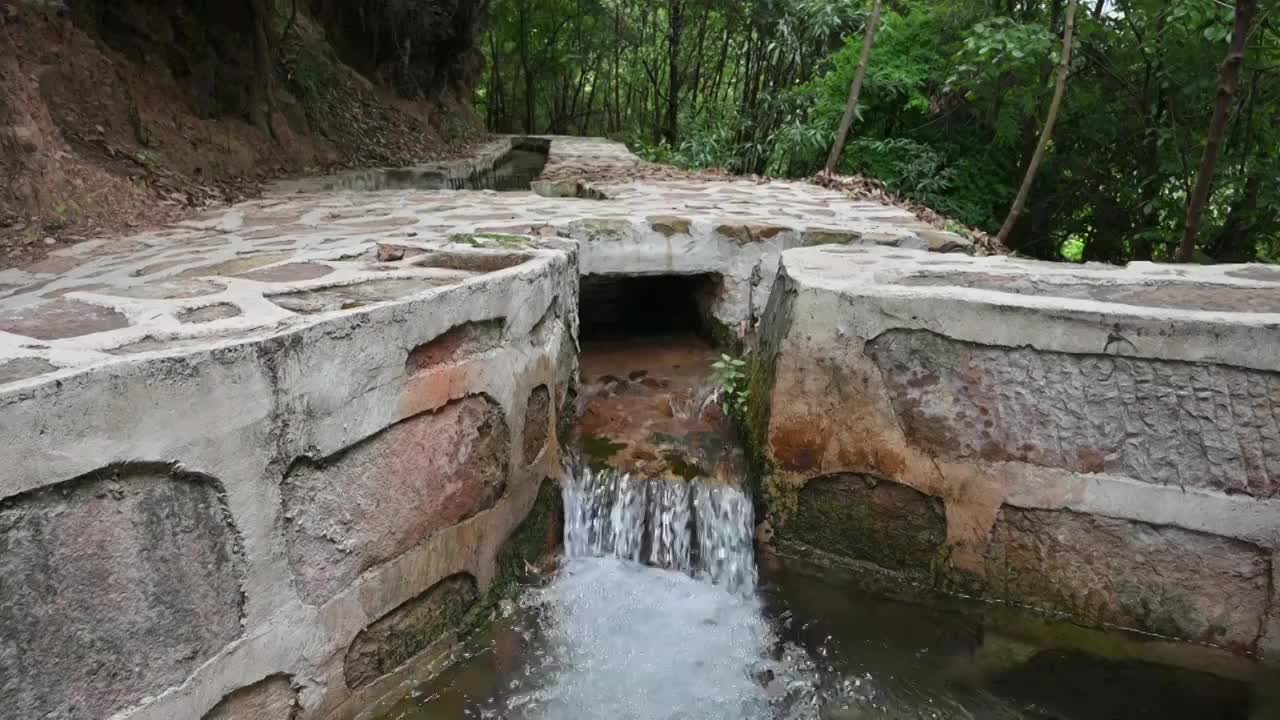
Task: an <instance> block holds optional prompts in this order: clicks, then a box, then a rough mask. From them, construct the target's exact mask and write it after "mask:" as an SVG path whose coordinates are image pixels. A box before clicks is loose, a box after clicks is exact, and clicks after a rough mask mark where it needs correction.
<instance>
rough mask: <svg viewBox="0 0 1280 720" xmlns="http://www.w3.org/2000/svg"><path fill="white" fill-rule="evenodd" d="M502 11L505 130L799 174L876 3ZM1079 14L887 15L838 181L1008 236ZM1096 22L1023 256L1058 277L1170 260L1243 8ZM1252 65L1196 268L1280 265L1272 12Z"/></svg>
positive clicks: (841, 92) (902, 1) (938, 8)
mask: <svg viewBox="0 0 1280 720" xmlns="http://www.w3.org/2000/svg"><path fill="white" fill-rule="evenodd" d="M495 2H496V5H495V8H494V12H493V17H494V18H495V21H496V22H495V27H494V29H493V31H492V33H491V36H490V37H489V38H488V39H487V42H486V46H487V52H488V54H489V56H490V60H491V63H492V64H491V65H490V69H489V72H488V75H487V77H486V80H485V82H484V87H483V89H482V92H481V94H480V98H481V105H482V107H483V109H484V110H485V112H486V114H487V116H488V117H489V119H490V124H491V125H492V126H493V127H494V129H497V130H504V131H513V130H517V129H530V130H536V131H538V132H544V131H547V130H550V131H553V132H578V133H584V134H605V135H610V136H613V137H619V138H623V139H625V140H626V141H627V142H628V144H629V145H630V146H631V147H632V148H633V149H635V151H636V152H637V153H639V154H640V155H642V156H644V157H646V158H648V159H651V160H654V161H658V162H665V163H671V164H673V165H677V166H680V167H685V168H709V167H716V168H725V169H727V170H729V171H732V172H736V173H767V174H769V175H774V176H786V177H806V176H809V175H812V174H813V173H814V172H816V171H818V170H819V169H820V168H821V167H822V165H823V162H824V160H825V158H826V154H827V152H828V149H829V147H830V144H831V142H832V138H833V137H834V134H835V128H836V126H837V124H838V122H839V120H840V116H841V114H842V113H843V111H844V105H845V102H846V98H847V96H848V92H849V86H850V82H851V80H852V78H853V75H854V72H855V69H856V66H857V63H858V58H859V53H860V52H861V48H862V34H861V31H862V29H863V22H864V21H865V16H866V15H865V13H866V11H867V8H868V6H869V2H867V1H866V0H733V1H731V0H697V2H694V0H664V2H662V3H646V2H642V0H495ZM1064 6H1065V2H1062V1H1061V0H1017V1H1016V2H1010V3H1004V2H1001V3H992V2H990V1H989V0H948V2H938V1H937V0H898V1H896V2H893V3H887V4H886V7H885V11H884V15H883V20H882V24H881V29H880V31H879V33H878V36H877V39H876V44H875V46H874V49H873V51H872V53H871V59H870V64H869V66H868V72H867V77H866V82H865V85H864V87H863V91H862V95H861V99H860V103H859V107H858V108H857V110H856V120H855V123H854V127H853V133H852V135H851V137H850V142H849V145H848V146H847V148H846V151H845V153H844V155H843V161H842V162H843V165H842V167H841V168H840V169H841V171H842V172H846V173H860V174H863V175H866V176H868V177H872V178H875V179H878V180H880V181H882V182H884V184H885V185H886V187H887V188H888V189H889V190H890V191H891V192H893V193H895V194H897V195H899V196H902V197H905V198H907V199H910V200H914V201H917V202H920V203H922V204H925V205H927V206H929V207H932V208H934V209H935V210H937V211H939V212H941V213H942V214H944V215H946V216H948V217H950V218H952V219H954V220H955V221H957V222H958V223H960V224H962V225H965V226H971V227H977V228H981V229H983V230H986V231H988V232H994V231H995V230H996V229H998V227H999V226H1000V223H1001V222H1002V220H1003V219H1004V216H1005V214H1006V212H1007V211H1008V207H1009V204H1010V203H1011V201H1012V199H1013V196H1014V193H1015V190H1016V188H1017V187H1018V185H1019V183H1020V182H1021V180H1022V175H1023V172H1024V170H1025V167H1026V163H1027V161H1028V159H1029V158H1030V155H1031V152H1032V150H1033V149H1034V147H1035V144H1036V140H1037V138H1038V136H1039V132H1040V127H1041V123H1042V122H1043V118H1044V115H1045V113H1046V110H1047V107H1048V104H1049V99H1050V96H1051V94H1052V88H1053V83H1054V76H1055V66H1056V64H1057V62H1058V60H1059V53H1060V51H1061V40H1060V38H1061V33H1062V22H1063V17H1062V15H1063V9H1064ZM1094 7H1095V4H1094V3H1092V2H1083V3H1081V5H1080V8H1079V12H1078V14H1077V27H1076V37H1077V40H1076V42H1075V46H1074V47H1073V52H1072V58H1073V59H1072V66H1071V75H1070V79H1069V81H1068V85H1067V94H1066V101H1065V103H1064V106H1063V109H1062V113H1061V115H1060V117H1059V118H1058V121H1057V124H1056V127H1055V129H1054V134H1053V141H1052V143H1051V145H1050V147H1049V152H1048V154H1047V157H1046V159H1045V162H1044V163H1043V165H1042V166H1041V169H1040V172H1039V174H1038V176H1037V179H1036V183H1035V185H1034V186H1033V188H1032V193H1031V196H1030V198H1029V200H1028V204H1027V207H1026V209H1025V211H1024V212H1023V214H1022V218H1021V220H1020V222H1019V223H1018V225H1017V226H1015V228H1014V232H1013V235H1012V237H1011V239H1010V240H1011V244H1012V246H1013V248H1014V249H1015V250H1017V251H1019V252H1021V253H1023V254H1026V255H1031V256H1035V257H1040V258H1046V259H1055V260H1062V259H1067V260H1071V261H1081V260H1092V261H1107V262H1124V261H1127V260H1131V259H1135V258H1137V259H1156V260H1161V259H1168V258H1169V257H1170V255H1171V252H1172V249H1173V246H1174V243H1175V242H1176V240H1177V239H1178V238H1179V237H1180V235H1181V224H1182V222H1183V220H1184V217H1185V214H1186V203H1187V195H1188V192H1189V188H1190V186H1191V184H1192V182H1193V180H1194V177H1195V172H1196V168H1197V166H1198V164H1199V160H1200V155H1201V153H1202V151H1203V148H1204V143H1205V133H1206V129H1207V126H1208V120H1209V116H1210V112H1211V107H1212V103H1213V99H1214V94H1215V83H1216V77H1215V75H1216V68H1217V67H1218V66H1219V65H1220V64H1221V62H1222V60H1223V58H1224V56H1225V52H1226V45H1227V39H1228V37H1229V34H1230V30H1231V24H1232V13H1233V11H1232V8H1231V3H1223V2H1219V1H1218V0H1123V2H1110V3H1108V5H1107V8H1108V10H1107V11H1106V12H1104V13H1102V14H1101V15H1100V16H1097V17H1095V16H1094V13H1093V10H1094ZM673 31H678V33H677V35H676V36H674V37H673V34H672V33H673ZM673 40H674V42H673ZM1248 53H1249V54H1248V57H1247V58H1246V63H1245V67H1244V70H1243V72H1242V75H1241V79H1240V83H1239V92H1238V94H1237V98H1236V102H1235V104H1234V117H1233V120H1232V122H1231V125H1230V127H1229V130H1228V133H1227V137H1226V139H1225V144H1224V147H1223V151H1222V157H1221V160H1220V161H1219V164H1218V172H1217V175H1216V177H1215V179H1214V188H1215V192H1214V196H1213V198H1212V202H1211V203H1210V205H1209V207H1208V208H1206V212H1205V222H1204V228H1203V230H1202V232H1201V247H1200V249H1201V251H1202V252H1203V253H1204V255H1205V256H1207V257H1209V258H1213V259H1216V260H1232V261H1244V260H1254V259H1262V260H1276V259H1278V258H1280V124H1277V123H1274V122H1272V119H1273V118H1275V117H1276V116H1277V115H1278V114H1280V82H1276V80H1275V70H1274V68H1275V67H1277V66H1280V42H1278V41H1277V38H1276V37H1275V28H1274V19H1273V18H1272V17H1271V16H1269V15H1268V16H1267V17H1266V18H1265V20H1264V21H1261V22H1259V23H1258V24H1257V26H1256V27H1255V29H1254V32H1253V34H1252V36H1251V39H1250V43H1249V50H1248ZM673 63H674V65H675V66H676V69H677V72H676V73H675V77H676V90H675V92H674V96H675V99H676V103H675V105H676V113H675V120H676V122H675V123H674V125H673V123H671V112H670V110H671V108H670V103H669V101H670V99H671V98H672V74H671V72H670V70H671V66H672V64H673ZM530 93H532V94H530Z"/></svg>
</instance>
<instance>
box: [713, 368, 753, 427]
mask: <svg viewBox="0 0 1280 720" xmlns="http://www.w3.org/2000/svg"><path fill="white" fill-rule="evenodd" d="M746 365H747V361H746V360H743V359H742V358H736V357H733V356H732V355H724V354H722V355H721V356H720V359H719V360H716V361H715V362H713V363H711V367H713V368H715V371H716V377H717V378H718V380H719V382H720V404H721V406H722V407H724V408H725V409H726V410H728V411H729V412H730V413H732V414H733V415H734V417H737V418H742V417H745V416H746V412H747V400H748V398H749V397H750V391H749V390H748V389H747V373H746V372H745V371H744V370H743V368H745V367H746Z"/></svg>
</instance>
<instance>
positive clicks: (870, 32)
mask: <svg viewBox="0 0 1280 720" xmlns="http://www.w3.org/2000/svg"><path fill="white" fill-rule="evenodd" d="M1072 2H1074V0H1072ZM879 22H880V0H872V2H871V17H869V18H867V32H866V34H865V35H863V37H862V55H861V56H859V58H858V70H857V72H855V73H854V74H853V85H852V86H850V88H849V102H848V104H846V105H845V107H844V117H842V118H840V129H839V130H837V131H836V139H835V142H834V143H832V144H831V154H830V155H828V156H827V167H826V169H825V172H826V174H828V175H830V174H832V173H834V172H835V171H836V165H838V164H839V163H840V154H841V153H843V152H844V143H845V141H846V140H848V139H849V128H850V127H852V126H853V113H854V111H855V110H856V109H857V107H858V96H859V95H861V94H862V81H863V79H864V78H866V76H867V61H868V60H870V59H871V46H872V45H874V44H875V42H876V25H877V24H878V23H879Z"/></svg>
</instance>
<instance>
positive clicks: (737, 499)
mask: <svg viewBox="0 0 1280 720" xmlns="http://www.w3.org/2000/svg"><path fill="white" fill-rule="evenodd" d="M563 488H564V490H563V492H564V505H565V532H564V541H565V552H566V554H567V555H568V556H569V558H570V559H572V558H584V557H616V558H621V559H624V560H630V561H632V562H646V563H648V564H650V565H653V566H655V567H660V568H665V569H668V570H676V571H679V572H683V573H686V574H688V575H691V576H693V577H695V578H698V579H702V580H707V581H709V582H711V583H713V584H717V585H723V586H725V587H726V588H728V589H729V590H731V591H735V592H751V591H753V590H754V589H755V587H756V566H755V555H754V550H753V548H752V529H753V516H752V509H751V499H750V498H749V497H747V495H746V494H745V493H744V492H742V491H741V490H739V489H738V488H735V487H729V486H725V485H718V484H712V483H705V482H701V481H698V480H693V481H681V480H668V479H644V478H636V477H632V476H631V475H629V474H627V473H620V472H618V471H616V470H613V469H609V468H605V469H599V470H597V469H593V468H590V467H586V466H584V465H583V464H582V463H580V462H579V461H577V460H576V459H571V460H570V462H569V463H568V464H567V466H566V472H565V478H564V482H563Z"/></svg>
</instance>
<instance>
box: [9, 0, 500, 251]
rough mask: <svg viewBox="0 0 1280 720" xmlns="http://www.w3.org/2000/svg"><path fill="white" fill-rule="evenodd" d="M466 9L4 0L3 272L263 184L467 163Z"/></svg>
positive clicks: (470, 47)
mask: <svg viewBox="0 0 1280 720" xmlns="http://www.w3.org/2000/svg"><path fill="white" fill-rule="evenodd" d="M473 5H475V4H474V3H468V2H465V0H352V1H351V2H343V3H338V2H336V1H335V0H225V1H224V2H216V3H209V2H202V1H200V0H69V1H68V2H62V1H60V0H0V268H4V267H14V266H22V265H25V264H27V263H29V262H32V261H34V260H37V259H39V258H40V257H41V256H42V255H44V254H45V253H46V252H48V251H49V250H51V249H54V248H56V247H58V246H60V245H62V244H65V243H73V242H78V241H80V240H83V239H87V238H90V237H96V236H110V235H117V234H119V233H121V232H126V231H128V230H129V229H131V228H137V227H144V226H151V225H156V224H162V223H165V222H169V221H172V220H174V219H176V218H179V217H181V216H182V215H184V214H186V213H189V212H190V211H191V210H192V209H194V208H199V207H203V206H206V205H209V204H213V203H220V202H228V201H234V200H236V199H239V198H242V197H245V196H247V195H252V194H253V193H255V192H256V191H257V188H258V186H259V184H260V183H261V182H262V181H263V180H265V179H268V178H273V177H280V176H287V175H296V174H305V173H315V172H326V171H330V170H334V169H337V168H341V167H353V166H371V165H409V164H413V163H416V162H422V161H425V160H431V159H438V158H440V157H444V156H448V155H453V154H460V153H463V152H466V151H467V150H468V149H469V148H470V147H471V146H472V145H473V144H474V143H475V142H478V141H479V140H481V139H483V132H482V129H481V124H480V122H479V120H478V119H477V118H476V116H475V114H474V112H473V111H472V109H471V107H470V103H469V98H470V88H471V82H472V79H473V78H474V77H475V74H476V73H477V72H478V70H479V68H480V61H479V58H478V55H477V53H476V51H475V49H474V35H475V32H476V27H477V24H478V22H479V18H478V17H477V15H476V12H475V10H474V9H473ZM357 6H358V7H357ZM353 13H354V15H353ZM258 18H265V19H264V20H263V21H262V22H259V21H258ZM353 18H354V19H353ZM259 29H261V30H262V32H261V33H259V32H258V30H259ZM255 43H265V45H257V44H255ZM262 47H265V48H266V51H267V52H266V53H265V54H259V53H258V50H259V49H260V48H262ZM264 67H265V68H268V69H267V70H266V72H265V73H264V72H262V71H261V68H264ZM264 76H265V77H267V78H269V80H268V81H267V82H263V81H262V78H263V77H264Z"/></svg>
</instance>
